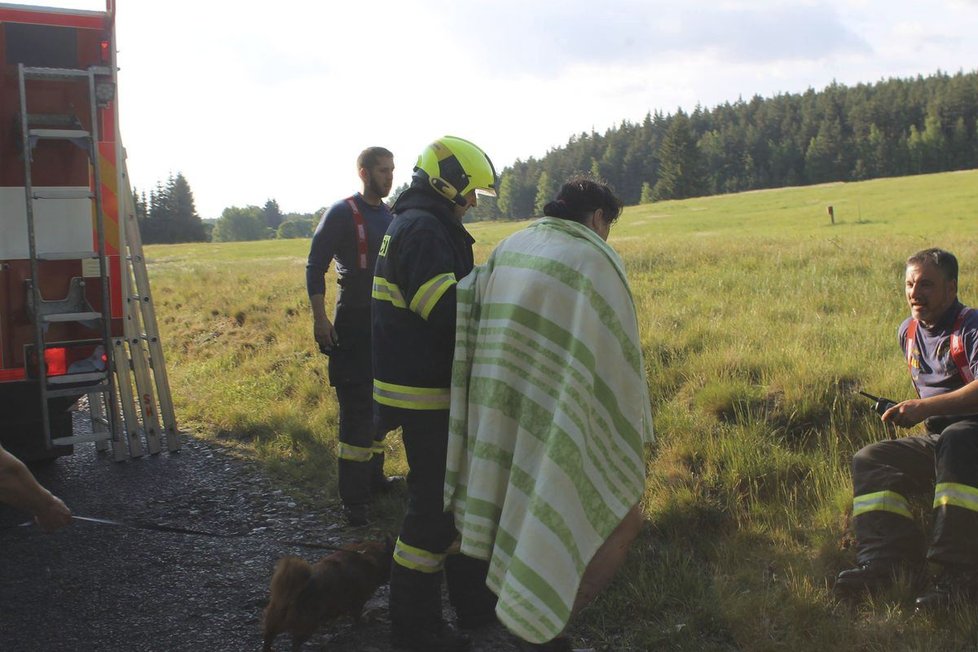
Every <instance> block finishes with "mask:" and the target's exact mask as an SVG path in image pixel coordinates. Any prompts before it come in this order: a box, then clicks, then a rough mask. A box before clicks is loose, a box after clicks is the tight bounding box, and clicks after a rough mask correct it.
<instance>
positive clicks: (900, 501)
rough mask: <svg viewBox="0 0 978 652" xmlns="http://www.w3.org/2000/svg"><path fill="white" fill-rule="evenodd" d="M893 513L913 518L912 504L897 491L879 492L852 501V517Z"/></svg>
mask: <svg viewBox="0 0 978 652" xmlns="http://www.w3.org/2000/svg"><path fill="white" fill-rule="evenodd" d="M876 511H883V512H892V513H894V514H899V515H900V516H905V517H907V518H913V516H912V515H911V514H910V503H909V502H907V499H906V498H904V497H903V496H901V495H900V494H898V493H897V492H895V491H877V492H875V493H871V494H864V495H862V496H856V497H855V498H853V499H852V515H853V516H854V517H855V516H859V515H860V514H865V513H866V512H876Z"/></svg>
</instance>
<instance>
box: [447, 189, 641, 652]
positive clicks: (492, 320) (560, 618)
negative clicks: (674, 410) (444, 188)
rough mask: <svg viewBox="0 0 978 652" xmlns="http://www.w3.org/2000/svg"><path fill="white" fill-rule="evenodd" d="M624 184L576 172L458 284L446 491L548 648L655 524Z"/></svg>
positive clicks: (531, 630) (476, 548)
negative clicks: (649, 501) (539, 212)
mask: <svg viewBox="0 0 978 652" xmlns="http://www.w3.org/2000/svg"><path fill="white" fill-rule="evenodd" d="M621 210H622V204H621V201H620V200H619V199H618V198H617V197H616V196H615V195H614V194H613V192H612V191H611V189H610V188H609V187H608V186H607V185H604V184H603V183H600V182H599V181H596V180H594V179H592V178H590V177H584V176H581V177H575V178H572V179H570V180H569V181H567V183H565V184H564V185H563V186H562V187H561V189H560V192H559V194H558V195H557V198H556V200H555V201H552V202H550V203H549V204H547V205H546V207H545V208H544V214H545V215H546V216H547V217H544V218H543V219H540V220H538V221H536V222H534V223H533V224H531V225H530V226H529V227H527V228H526V229H524V230H522V231H520V232H518V233H515V234H513V235H512V236H510V237H509V238H507V239H506V240H504V241H503V242H501V243H500V244H499V246H498V247H497V248H496V250H495V251H494V252H493V253H492V255H491V256H490V257H489V259H488V261H487V262H486V263H485V264H484V265H481V266H478V267H476V268H475V269H474V270H473V272H472V273H471V274H470V275H469V276H467V277H466V278H465V279H463V280H462V281H461V282H459V284H458V290H457V295H458V320H457V327H456V328H457V331H456V348H455V359H454V368H453V374H452V375H453V378H452V399H451V417H450V418H451V425H450V434H449V442H448V459H447V473H446V476H445V507H446V509H447V510H450V511H452V512H453V513H454V515H455V525H456V527H457V528H458V531H459V533H460V535H461V552H462V553H463V554H466V555H469V556H472V557H476V558H479V559H486V560H489V563H490V568H489V575H488V578H487V581H486V583H487V585H488V586H489V588H490V589H492V591H493V592H494V593H495V594H496V595H497V596H498V598H499V600H498V603H497V606H496V615H497V617H498V618H499V620H500V621H501V622H502V623H503V624H504V625H505V626H506V627H507V628H508V629H509V630H510V631H512V632H513V633H515V634H516V635H517V636H519V637H520V638H522V639H523V640H525V641H527V642H529V643H531V644H536V645H537V646H538V647H539V648H540V649H546V650H569V649H571V647H570V643H569V641H568V640H567V639H566V637H564V636H561V632H563V630H564V629H565V627H566V625H567V623H568V621H569V620H570V618H571V617H572V616H573V615H574V614H575V613H576V612H577V611H579V610H580V609H581V608H582V607H584V606H585V605H587V604H588V603H589V602H590V601H591V600H592V599H593V598H594V597H595V596H596V595H597V594H598V593H599V592H600V591H601V590H602V589H604V587H605V586H607V584H608V583H609V582H610V581H611V579H612V577H613V576H614V574H615V572H616V570H617V569H618V567H619V566H620V565H621V563H622V562H623V561H624V559H625V555H626V552H627V550H628V547H629V545H630V544H631V542H632V541H633V539H634V538H635V537H636V535H637V534H638V532H639V530H640V528H641V525H642V515H641V511H640V509H639V500H640V499H641V497H642V494H643V492H644V490H645V445H646V444H649V443H651V442H652V438H653V437H652V417H651V412H650V403H649V396H648V386H647V384H646V380H645V373H644V364H643V362H642V350H641V347H640V344H639V334H638V320H637V317H636V312H635V305H634V303H633V301H632V295H631V291H630V289H629V287H628V281H627V279H626V278H625V272H624V266H623V264H622V261H621V259H620V258H619V257H618V254H617V253H615V251H614V250H613V249H612V248H611V247H610V246H609V245H608V244H607V243H606V240H607V238H608V234H609V232H610V230H611V225H612V224H613V223H614V222H615V221H616V220H617V219H618V217H619V215H620V214H621Z"/></svg>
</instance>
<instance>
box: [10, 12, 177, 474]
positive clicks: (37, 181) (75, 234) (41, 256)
mask: <svg viewBox="0 0 978 652" xmlns="http://www.w3.org/2000/svg"><path fill="white" fill-rule="evenodd" d="M115 52H116V48H115V6H114V1H113V0H107V1H106V8H105V11H83V10H70V9H58V8H50V7H34V6H25V5H12V4H0V441H2V442H3V445H4V446H5V447H7V448H9V449H10V450H11V451H12V452H14V453H15V454H18V455H20V456H21V457H23V458H25V459H46V458H48V459H49V458H54V457H57V456H58V455H63V454H67V453H70V452H71V451H72V447H73V445H75V444H77V443H81V442H84V441H96V442H98V445H99V446H100V447H101V448H102V449H105V448H108V447H109V446H113V445H114V447H115V448H116V456H117V458H119V457H121V456H122V454H121V452H120V450H119V446H125V447H126V448H127V449H129V448H130V447H131V446H133V444H138V442H139V437H140V435H143V434H146V433H145V428H146V424H145V423H143V424H138V423H137V419H135V418H127V419H125V420H123V419H122V417H121V416H119V414H120V412H122V413H126V412H127V409H126V406H125V403H124V401H123V400H122V399H124V398H126V397H127V395H128V394H129V393H132V390H133V387H135V380H131V378H132V377H131V375H130V374H131V372H132V371H133V370H135V371H137V372H138V371H139V369H136V367H137V366H139V364H140V363H142V362H146V364H148V365H150V366H152V362H153V361H152V359H151V358H149V356H148V354H147V356H146V359H145V360H132V359H131V357H138V358H144V355H143V354H142V353H141V352H140V353H138V354H135V355H132V354H130V352H129V351H128V347H129V346H130V345H138V344H139V342H137V341H136V340H138V339H139V338H140V337H144V336H145V334H141V333H137V332H136V330H137V328H138V326H139V324H138V322H139V319H140V317H139V315H138V314H136V315H134V314H133V313H132V310H131V309H130V308H128V307H127V304H129V303H131V301H132V300H133V299H135V300H136V302H137V303H138V302H139V300H140V299H144V300H148V286H147V288H146V290H145V291H144V292H142V293H138V294H137V293H136V292H137V291H136V290H135V289H133V288H130V286H131V285H133V281H132V280H131V278H132V277H131V269H130V265H131V259H132V256H131V252H130V253H128V254H127V235H126V230H127V229H130V230H135V218H134V217H133V218H132V220H131V223H130V221H129V220H127V219H126V218H125V216H124V212H125V211H126V210H127V206H129V205H130V204H131V194H130V190H129V183H128V179H127V178H126V177H125V172H124V170H125V161H124V155H123V149H122V146H121V142H120V140H119V132H118V115H117V110H116V62H115ZM133 235H135V236H136V237H137V239H138V232H137V233H135V234H130V235H129V236H128V237H129V238H130V239H131V238H132V237H133ZM140 254H141V245H140ZM127 256H129V261H128V262H127ZM139 264H140V265H141V264H142V261H141V256H140V260H139ZM143 271H144V270H143ZM130 290H131V292H130ZM139 294H143V295H147V296H144V297H140V296H139ZM133 320H135V321H136V324H133V323H132V322H133ZM153 327H154V328H155V319H154V324H153ZM157 344H158V342H157ZM117 357H118V358H119V359H118V360H116V359H115V358H117ZM134 362H135V363H136V364H134ZM161 365H162V360H160V361H159V363H158V364H157V366H158V367H159V366H161ZM162 371H163V370H162V369H158V370H157V373H158V374H160V373H161V372H162ZM163 380H164V382H165V377H164V379H163ZM120 393H121V394H123V395H124V396H119V394H120ZM83 396H87V397H88V399H89V401H91V402H99V403H100V404H101V405H102V406H103V409H101V412H99V413H100V414H102V421H103V425H105V428H99V427H93V428H91V429H90V430H87V431H86V432H84V433H80V432H75V431H74V430H73V421H76V422H77V419H73V418H72V407H73V406H74V405H75V404H76V402H77V401H78V399H79V398H81V397H83ZM134 396H135V401H136V404H137V405H139V408H140V410H142V411H143V418H144V420H145V419H147V418H148V417H156V415H155V412H156V410H157V405H156V404H155V398H153V397H152V396H149V397H147V396H146V395H145V393H144V389H143V388H136V390H135V392H134ZM166 398H167V401H168V400H169V397H168V396H167V397H166ZM93 407H94V406H93ZM93 412H96V410H93ZM146 412H149V413H150V414H146ZM127 422H129V423H127ZM117 429H124V430H125V432H124V433H122V434H121V435H120V434H118V433H116V432H114V431H115V430H117ZM174 434H175V433H174ZM127 435H128V436H127ZM154 436H155V434H154ZM173 440H174V442H175V440H176V437H175V436H174V437H173ZM139 446H140V447H141V444H139ZM152 448H153V446H152V443H151V444H150V449H151V450H150V451H149V452H156V451H154V450H152ZM173 448H174V447H173V446H171V450H172V449H173ZM156 450H159V449H158V447H157V449H156ZM141 452H144V451H143V450H142V449H140V450H139V451H128V450H127V454H133V455H135V454H141Z"/></svg>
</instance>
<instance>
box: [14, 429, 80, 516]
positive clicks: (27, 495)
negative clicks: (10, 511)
mask: <svg viewBox="0 0 978 652" xmlns="http://www.w3.org/2000/svg"><path fill="white" fill-rule="evenodd" d="M0 502H3V503H7V504H8V505H12V506H13V507H16V508H17V509H22V510H24V511H27V512H30V513H31V514H32V515H33V516H34V521H35V522H36V523H37V524H38V525H39V526H40V527H41V529H43V530H44V531H45V532H52V531H54V530H57V529H59V528H62V527H64V526H66V525H68V524H70V523H71V510H70V509H68V508H67V507H66V506H65V504H64V503H63V502H62V501H61V499H60V498H58V497H57V496H55V495H54V494H52V493H51V492H50V491H48V490H47V489H45V488H44V487H42V486H41V485H40V484H38V482H37V480H36V479H35V478H34V476H33V475H32V474H31V472H30V469H28V468H27V466H26V465H25V464H24V463H23V462H21V461H20V460H19V459H17V458H16V457H14V456H13V455H12V454H11V453H9V452H7V450H5V449H4V448H3V446H0Z"/></svg>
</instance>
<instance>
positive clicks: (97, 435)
mask: <svg viewBox="0 0 978 652" xmlns="http://www.w3.org/2000/svg"><path fill="white" fill-rule="evenodd" d="M108 439H112V435H111V434H110V433H108V432H93V433H89V434H87V435H72V436H71V437H57V438H55V439H52V440H51V444H52V445H53V446H69V445H71V444H84V443H85V442H89V441H106V440H108Z"/></svg>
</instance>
